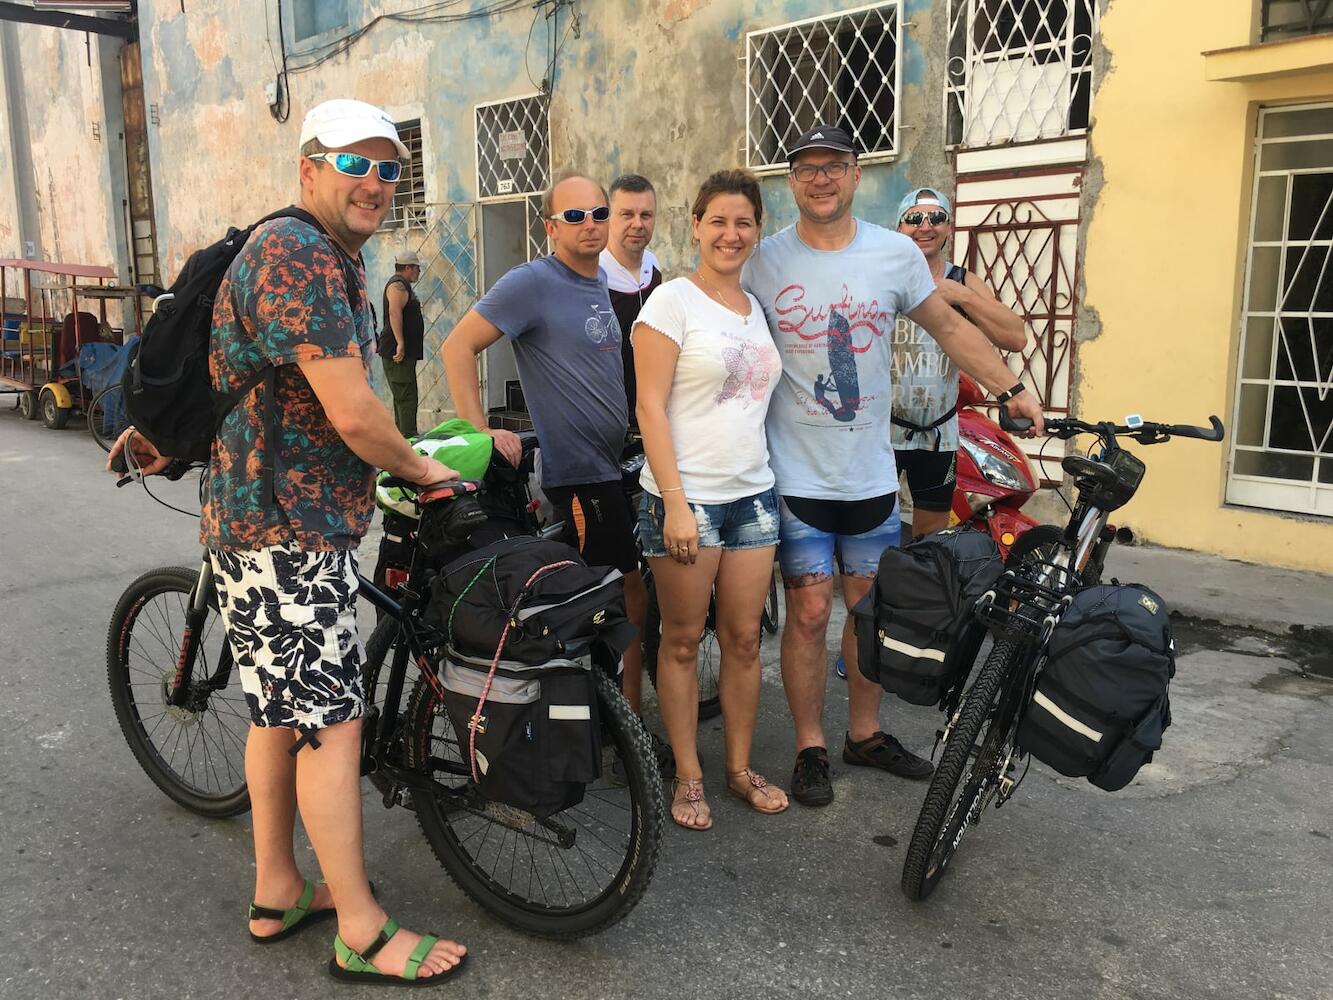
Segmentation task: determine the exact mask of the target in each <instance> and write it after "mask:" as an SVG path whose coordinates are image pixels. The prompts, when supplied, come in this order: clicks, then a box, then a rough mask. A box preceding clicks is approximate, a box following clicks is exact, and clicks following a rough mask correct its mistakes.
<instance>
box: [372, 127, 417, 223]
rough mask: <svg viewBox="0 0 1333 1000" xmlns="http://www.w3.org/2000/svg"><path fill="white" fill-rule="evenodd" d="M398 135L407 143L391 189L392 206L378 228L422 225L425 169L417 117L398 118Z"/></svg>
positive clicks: (404, 143)
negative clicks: (399, 172) (410, 118)
mask: <svg viewBox="0 0 1333 1000" xmlns="http://www.w3.org/2000/svg"><path fill="white" fill-rule="evenodd" d="M397 128H398V138H399V139H400V140H402V143H403V145H404V146H406V147H407V154H408V155H407V160H406V161H404V163H403V175H402V176H401V177H399V178H398V185H397V187H395V188H394V190H393V207H392V208H391V209H389V214H388V215H386V216H385V217H384V222H383V223H382V224H381V226H380V228H381V229H416V228H425V226H426V169H425V164H424V163H423V162H422V159H421V119H420V118H414V119H413V120H412V121H407V122H398V124H397Z"/></svg>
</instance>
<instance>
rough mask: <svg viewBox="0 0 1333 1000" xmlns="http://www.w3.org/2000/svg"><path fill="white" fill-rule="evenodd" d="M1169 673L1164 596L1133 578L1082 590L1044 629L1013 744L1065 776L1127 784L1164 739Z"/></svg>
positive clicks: (1110, 786)
mask: <svg viewBox="0 0 1333 1000" xmlns="http://www.w3.org/2000/svg"><path fill="white" fill-rule="evenodd" d="M1175 673H1176V658H1175V645H1174V643H1173V641H1172V638H1171V622H1170V612H1169V610H1168V609H1167V606H1166V602H1165V601H1163V600H1162V598H1161V597H1159V596H1158V595H1157V594H1156V593H1154V592H1153V591H1151V590H1149V589H1148V588H1147V587H1143V586H1140V585H1139V584H1127V585H1124V586H1115V585H1111V584H1103V585H1101V586H1096V587H1089V588H1087V589H1086V590H1082V591H1080V592H1079V593H1078V594H1076V595H1075V596H1074V599H1073V603H1072V604H1070V606H1069V607H1068V609H1066V611H1065V613H1064V615H1063V616H1061V618H1060V621H1059V623H1058V624H1057V625H1056V627H1055V631H1054V632H1053V633H1052V635H1051V640H1050V643H1049V645H1048V647H1047V659H1046V664H1045V666H1044V667H1043V668H1042V671H1041V673H1040V674H1039V675H1038V677H1037V683H1036V688H1035V690H1034V692H1033V695H1032V700H1031V701H1030V702H1029V703H1028V706H1027V710H1026V712H1025V714H1024V717H1023V720H1022V722H1021V723H1020V725H1019V729H1018V743H1019V746H1021V747H1022V748H1023V749H1024V750H1026V751H1027V752H1028V753H1030V754H1032V755H1033V756H1034V757H1036V758H1037V759H1038V760H1040V761H1042V762H1043V763H1045V764H1048V765H1050V766H1051V767H1053V768H1055V770H1057V771H1059V772H1060V773H1061V774H1063V775H1066V776H1068V777H1071V778H1081V777H1086V778H1087V779H1088V780H1089V781H1091V782H1092V783H1093V784H1094V785H1096V786H1097V787H1098V788H1104V789H1106V790H1107V791H1108V792H1113V791H1116V790H1117V789H1120V788H1124V787H1125V786H1126V785H1127V784H1129V783H1130V781H1132V780H1133V779H1134V776H1135V775H1136V774H1138V772H1139V768H1141V767H1142V766H1143V765H1144V764H1146V763H1148V762H1149V761H1150V760H1152V756H1153V752H1154V751H1156V750H1159V749H1160V748H1161V746H1162V733H1163V731H1164V730H1165V729H1166V728H1167V726H1169V725H1171V706H1170V701H1169V699H1168V698H1167V687H1168V685H1169V683H1170V681H1171V678H1172V677H1174V676H1175Z"/></svg>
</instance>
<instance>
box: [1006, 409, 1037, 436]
mask: <svg viewBox="0 0 1333 1000" xmlns="http://www.w3.org/2000/svg"><path fill="white" fill-rule="evenodd" d="M1000 427H1001V429H1002V430H1006V431H1030V430H1032V421H1031V420H1029V419H1028V418H1027V417H1011V416H1009V411H1008V410H1006V409H1005V408H1004V407H1003V406H1001V407H1000Z"/></svg>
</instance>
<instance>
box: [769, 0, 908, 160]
mask: <svg viewBox="0 0 1333 1000" xmlns="http://www.w3.org/2000/svg"><path fill="white" fill-rule="evenodd" d="M900 43H901V19H900V17H899V4H898V0H893V2H891V3H877V4H873V5H871V6H869V7H861V8H858V9H856V10H846V11H841V12H839V13H836V14H829V15H826V16H824V17H817V18H808V19H806V20H804V21H794V22H792V23H791V24H784V25H779V26H778V27H776V28H766V29H764V30H762V31H752V32H750V33H749V34H747V35H746V36H745V61H746V105H747V109H746V110H747V123H746V161H747V163H748V164H749V165H750V166H751V167H754V168H757V169H762V168H765V167H778V166H785V165H786V160H787V149H788V148H789V147H790V146H791V145H792V144H793V143H794V142H795V140H796V139H797V137H799V136H800V134H801V133H802V132H804V131H806V130H807V129H809V128H811V127H813V126H814V125H816V124H819V123H820V122H828V123H830V124H834V125H840V126H842V127H843V128H845V129H847V131H848V132H850V133H851V135H852V138H853V140H854V141H855V142H856V145H857V148H858V150H859V151H860V152H861V153H862V155H863V159H887V158H889V157H892V156H895V155H896V154H897V152H898V90H899V84H900V78H899V64H898V50H899V46H900Z"/></svg>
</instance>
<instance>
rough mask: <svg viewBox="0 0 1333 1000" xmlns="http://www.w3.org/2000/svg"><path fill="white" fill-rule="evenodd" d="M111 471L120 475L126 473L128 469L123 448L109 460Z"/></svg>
mask: <svg viewBox="0 0 1333 1000" xmlns="http://www.w3.org/2000/svg"><path fill="white" fill-rule="evenodd" d="M111 471H112V472H114V473H116V474H117V475H121V476H123V475H126V474H127V473H128V472H129V471H130V466H129V463H128V462H126V461H125V451H124V449H122V450H121V452H120V454H119V455H117V456H116V457H115V458H113V459H112V460H111Z"/></svg>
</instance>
